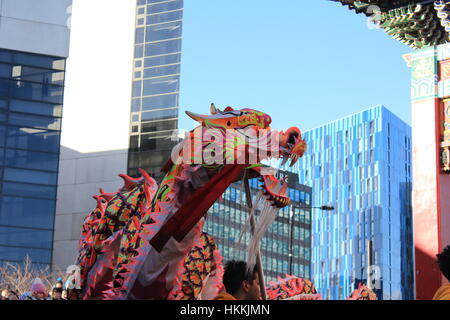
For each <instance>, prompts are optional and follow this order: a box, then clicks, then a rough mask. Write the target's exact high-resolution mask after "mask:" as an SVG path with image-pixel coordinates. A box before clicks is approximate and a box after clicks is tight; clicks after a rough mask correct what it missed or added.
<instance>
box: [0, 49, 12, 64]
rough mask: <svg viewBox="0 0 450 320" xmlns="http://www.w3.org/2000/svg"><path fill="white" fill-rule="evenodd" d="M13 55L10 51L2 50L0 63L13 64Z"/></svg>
mask: <svg viewBox="0 0 450 320" xmlns="http://www.w3.org/2000/svg"><path fill="white" fill-rule="evenodd" d="M12 59H13V54H12V52H10V51H6V50H0V61H3V62H12Z"/></svg>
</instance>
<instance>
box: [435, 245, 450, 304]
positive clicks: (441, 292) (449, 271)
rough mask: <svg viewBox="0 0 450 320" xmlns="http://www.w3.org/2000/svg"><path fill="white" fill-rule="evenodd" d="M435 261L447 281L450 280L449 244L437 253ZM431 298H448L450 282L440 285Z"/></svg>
mask: <svg viewBox="0 0 450 320" xmlns="http://www.w3.org/2000/svg"><path fill="white" fill-rule="evenodd" d="M436 256H437V263H438V265H439V269H440V270H441V272H442V274H443V275H444V277H445V278H446V279H447V281H450V246H447V247H445V248H444V250H443V251H442V252H441V253H439V254H437V255H436ZM433 300H450V284H449V283H447V284H444V285H442V286H441V287H440V288H439V289H438V291H436V293H435V294H434V297H433Z"/></svg>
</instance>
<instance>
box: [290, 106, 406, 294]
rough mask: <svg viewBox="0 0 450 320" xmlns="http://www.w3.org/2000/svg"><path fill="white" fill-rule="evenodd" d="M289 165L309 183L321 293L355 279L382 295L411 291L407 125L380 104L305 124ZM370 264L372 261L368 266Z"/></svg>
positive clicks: (343, 288)
mask: <svg viewBox="0 0 450 320" xmlns="http://www.w3.org/2000/svg"><path fill="white" fill-rule="evenodd" d="M304 137H305V139H306V141H307V142H308V151H307V153H306V154H305V156H304V157H303V158H301V159H300V160H299V162H298V163H297V164H296V165H295V166H294V167H293V169H292V170H293V172H296V173H298V175H299V178H300V183H302V184H306V185H309V186H311V187H312V194H313V198H312V199H313V201H312V205H313V206H320V205H323V204H329V205H332V206H334V207H335V210H334V211H319V210H317V211H314V212H313V219H312V233H313V240H312V275H313V280H314V284H315V286H316V288H317V289H318V290H319V292H320V293H321V294H322V295H323V297H324V298H327V299H345V297H348V296H349V295H350V293H351V292H352V290H353V289H354V288H355V286H357V285H358V283H359V282H364V283H367V281H368V282H369V284H371V285H372V286H373V288H374V289H375V291H376V292H377V293H378V296H379V298H380V299H413V298H414V297H413V295H414V287H413V250H412V249H413V236H412V235H413V230H412V207H411V128H410V127H409V126H408V125H407V124H405V123H404V122H403V121H402V120H400V119H399V118H397V117H396V116H395V115H394V114H392V113H391V112H390V111H389V110H387V109H386V108H385V107H383V106H377V107H374V108H371V109H369V110H366V111H363V112H360V113H357V114H354V115H351V116H349V117H346V118H343V119H340V120H336V121H333V122H331V123H328V124H325V125H323V126H320V127H318V128H315V129H312V130H309V131H306V132H305V133H304ZM368 266H371V267H370V268H369V267H368Z"/></svg>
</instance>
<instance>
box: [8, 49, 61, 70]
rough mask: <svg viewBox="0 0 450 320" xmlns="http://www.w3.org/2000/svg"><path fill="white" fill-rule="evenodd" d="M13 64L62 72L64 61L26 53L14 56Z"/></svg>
mask: <svg viewBox="0 0 450 320" xmlns="http://www.w3.org/2000/svg"><path fill="white" fill-rule="evenodd" d="M14 62H15V64H18V65H27V66H34V67H41V68H47V69H57V70H64V67H65V62H64V59H61V58H54V57H48V56H41V55H33V54H27V53H16V54H14Z"/></svg>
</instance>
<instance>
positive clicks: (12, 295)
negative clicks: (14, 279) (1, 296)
mask: <svg viewBox="0 0 450 320" xmlns="http://www.w3.org/2000/svg"><path fill="white" fill-rule="evenodd" d="M8 298H9V300H19V295H18V294H17V293H16V292H15V291H13V290H9V297H8Z"/></svg>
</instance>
